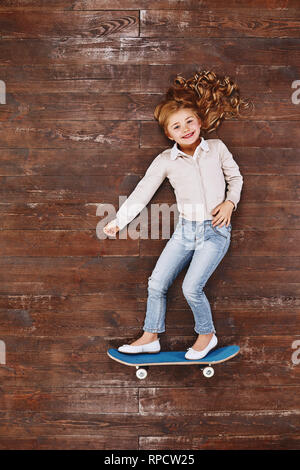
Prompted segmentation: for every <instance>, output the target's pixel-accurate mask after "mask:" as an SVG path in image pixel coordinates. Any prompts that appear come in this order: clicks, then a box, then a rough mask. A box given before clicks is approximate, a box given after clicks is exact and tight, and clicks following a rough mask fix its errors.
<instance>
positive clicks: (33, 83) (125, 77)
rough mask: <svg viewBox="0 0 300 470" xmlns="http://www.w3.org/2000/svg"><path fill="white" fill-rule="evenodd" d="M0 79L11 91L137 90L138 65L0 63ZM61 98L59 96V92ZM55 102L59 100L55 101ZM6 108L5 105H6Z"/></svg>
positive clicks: (102, 91) (138, 89) (138, 81)
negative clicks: (12, 64)
mask: <svg viewBox="0 0 300 470" xmlns="http://www.w3.org/2000/svg"><path fill="white" fill-rule="evenodd" d="M0 75H1V79H2V80H3V81H4V82H5V83H6V84H7V85H8V86H7V95H8V96H7V105H8V104H10V105H11V104H12V103H11V102H10V100H9V96H10V93H24V94H25V93H29V92H30V93H61V94H62V93H64V94H65V93H74V92H76V93H79V92H82V93H85V95H86V96H87V93H88V92H93V93H101V94H104V93H116V91H117V92H118V93H124V92H126V93H129V92H138V91H140V65H135V64H121V65H119V64H116V65H114V64H99V63H98V64H80V63H74V64H70V65H69V66H68V67H65V66H64V64H49V63H45V64H44V65H33V64H28V65H26V67H24V66H22V65H21V66H18V65H17V64H16V65H14V66H9V67H7V66H6V65H0ZM60 99H62V95H60ZM56 105H58V103H56ZM6 107H7V106H6Z"/></svg>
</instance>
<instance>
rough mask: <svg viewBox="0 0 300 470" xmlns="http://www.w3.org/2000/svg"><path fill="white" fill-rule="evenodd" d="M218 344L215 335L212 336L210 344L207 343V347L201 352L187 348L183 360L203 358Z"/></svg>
mask: <svg viewBox="0 0 300 470" xmlns="http://www.w3.org/2000/svg"><path fill="white" fill-rule="evenodd" d="M217 344H218V339H217V337H216V335H215V334H214V335H213V336H212V338H211V340H210V342H209V343H208V345H207V346H206V348H204V349H202V351H196V350H195V349H193V348H189V349H188V352H187V353H186V354H185V356H184V357H185V358H186V359H192V360H196V359H202V358H203V357H205V356H206V355H207V354H208V353H209V351H210V350H211V349H213V348H214V347H216V346H217Z"/></svg>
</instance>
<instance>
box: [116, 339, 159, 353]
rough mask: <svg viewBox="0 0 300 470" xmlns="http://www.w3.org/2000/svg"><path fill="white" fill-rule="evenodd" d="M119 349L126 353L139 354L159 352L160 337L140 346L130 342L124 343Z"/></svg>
mask: <svg viewBox="0 0 300 470" xmlns="http://www.w3.org/2000/svg"><path fill="white" fill-rule="evenodd" d="M118 351H120V352H122V353H126V354H139V353H152V354H154V353H159V351H160V344H159V339H156V340H155V341H152V343H148V344H141V345H139V346H131V345H130V344H123V346H120V347H119V348H118Z"/></svg>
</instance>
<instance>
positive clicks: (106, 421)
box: [0, 410, 299, 442]
mask: <svg viewBox="0 0 300 470" xmlns="http://www.w3.org/2000/svg"><path fill="white" fill-rule="evenodd" d="M24 422H30V433H31V436H48V437H54V436H55V437H56V436H57V437H58V438H59V437H60V436H64V435H69V436H73V437H74V438H82V435H86V434H87V435H89V436H90V438H96V437H97V436H99V435H100V436H102V437H106V438H112V437H113V436H119V437H121V438H122V440H123V439H124V440H125V439H126V438H133V437H134V436H140V439H144V438H145V439H147V438H148V436H151V435H152V436H155V437H161V438H170V439H171V440H172V441H173V440H175V439H176V437H177V436H178V435H179V436H180V437H181V438H182V437H184V436H185V437H186V438H187V439H189V438H191V436H193V438H198V439H199V438H201V437H203V436H207V437H210V439H211V438H213V437H215V436H217V435H219V436H220V437H225V436H227V437H228V438H230V437H231V438H233V437H234V436H235V435H237V436H244V437H246V436H248V437H250V436H251V437H253V430H257V431H258V432H257V434H258V435H261V436H269V437H270V438H271V437H272V435H273V434H274V429H276V435H278V433H280V434H281V435H284V434H287V435H291V434H292V433H293V430H295V429H297V427H298V423H299V412H297V411H295V412H292V411H280V410H278V411H268V410H266V411H260V412H253V411H238V412H237V411H232V412H231V411H229V410H227V411H225V412H204V413H199V414H198V415H195V416H193V415H191V416H188V417H185V416H172V415H171V416H169V418H168V419H167V420H166V417H165V416H159V415H156V416H143V415H139V414H136V413H128V414H127V415H126V420H125V419H124V415H123V414H122V413H112V414H102V413H84V412H83V413H64V412H55V413H46V412H38V411H26V410H24V411H17V412H13V411H10V412H8V411H6V412H1V411H0V424H1V425H0V436H1V439H2V442H3V440H5V438H7V439H9V440H11V442H13V440H14V439H15V440H16V441H18V440H19V439H22V438H24ZM174 442H175V441H174Z"/></svg>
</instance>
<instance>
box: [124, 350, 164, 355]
mask: <svg viewBox="0 0 300 470" xmlns="http://www.w3.org/2000/svg"><path fill="white" fill-rule="evenodd" d="M118 352H120V353H122V354H129V355H134V354H158V353H160V350H159V351H141V352H125V351H119V350H118Z"/></svg>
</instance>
